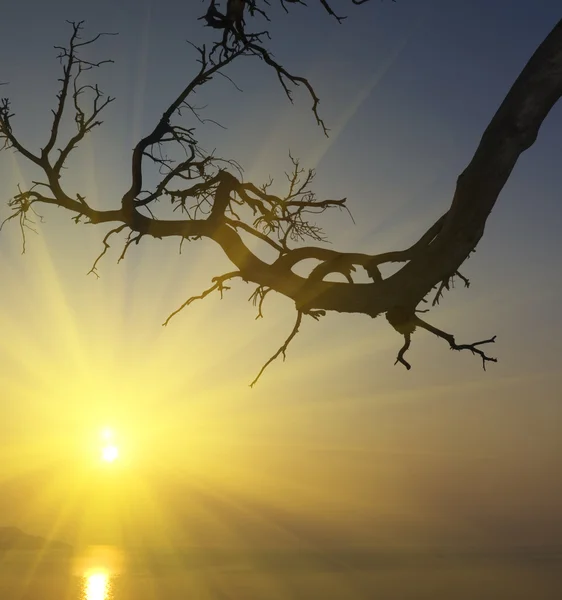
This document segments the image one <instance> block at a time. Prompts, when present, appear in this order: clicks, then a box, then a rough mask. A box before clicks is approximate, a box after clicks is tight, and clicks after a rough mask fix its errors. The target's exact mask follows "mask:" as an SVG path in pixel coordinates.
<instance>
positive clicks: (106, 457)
mask: <svg viewBox="0 0 562 600" xmlns="http://www.w3.org/2000/svg"><path fill="white" fill-rule="evenodd" d="M114 437H115V436H114V435H113V431H112V430H111V429H107V428H106V429H104V430H103V431H102V432H101V438H102V440H103V442H102V443H103V446H102V448H101V459H102V460H103V461H104V462H106V463H114V462H115V461H116V460H117V459H118V458H119V448H118V447H117V446H116V445H115V442H114Z"/></svg>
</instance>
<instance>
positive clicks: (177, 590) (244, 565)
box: [0, 552, 562, 600]
mask: <svg viewBox="0 0 562 600" xmlns="http://www.w3.org/2000/svg"><path fill="white" fill-rule="evenodd" d="M110 562H111V561H110ZM76 566H77V563H76V560H75V559H73V560H72V561H71V560H70V559H60V558H52V557H51V558H49V559H45V560H42V561H39V560H30V557H29V556H27V557H22V556H19V557H16V558H14V557H9V558H6V557H5V556H4V557H2V556H0V599H1V600H180V599H181V600H190V599H193V600H284V599H293V598H295V599H299V600H300V599H302V600H316V599H318V600H354V599H356V598H357V599H365V600H377V599H380V600H469V599H470V600H475V599H477V600H488V599H489V600H492V599H493V600H503V599H505V600H508V599H509V600H560V598H562V556H560V555H557V554H555V553H549V554H544V553H543V554H535V553H525V552H523V553H517V554H512V555H507V556H505V555H504V556H493V555H463V556H453V555H435V554H432V555H429V554H425V555H424V554H415V555H413V554H388V553H387V554H385V553H324V554H321V555H320V554H316V555H311V554H300V555H298V554H287V553H269V554H267V553H265V554H261V555H254V556H251V557H250V556H247V555H246V556H244V555H234V554H221V553H202V554H198V553H190V554H186V555H183V556H181V557H178V556H171V555H168V556H165V555H159V556H152V557H150V558H146V557H145V558H142V559H141V558H138V557H137V558H135V559H134V560H130V561H128V564H127V565H125V564H124V563H123V564H121V565H119V568H118V569H115V564H114V565H113V567H112V565H106V566H103V565H101V564H98V565H95V564H90V565H89V566H88V565H87V566H86V567H85V569H84V571H83V572H82V573H78V572H76ZM80 568H82V565H80ZM112 568H114V571H113V572H112V570H111V569H112Z"/></svg>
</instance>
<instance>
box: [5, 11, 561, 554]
mask: <svg viewBox="0 0 562 600" xmlns="http://www.w3.org/2000/svg"><path fill="white" fill-rule="evenodd" d="M311 4H312V3H311ZM336 4H338V3H336V2H334V5H336ZM339 4H342V5H343V4H344V3H343V2H342V3H339ZM341 10H342V12H343V11H346V12H347V13H348V15H349V18H348V19H347V20H346V21H345V22H344V23H343V24H341V25H339V24H338V23H337V22H335V21H334V20H331V19H330V18H329V17H328V15H326V14H325V13H323V12H322V11H321V10H314V9H306V10H305V9H302V7H296V8H295V9H294V10H292V11H291V13H290V14H289V15H284V14H283V13H282V12H280V11H279V12H278V13H276V16H277V20H276V21H275V22H274V24H273V25H272V27H271V31H272V37H273V40H272V41H271V42H269V43H268V44H269V47H270V48H271V49H272V51H273V52H274V54H275V56H276V57H277V58H278V59H279V60H280V61H281V62H282V63H283V64H284V65H285V66H286V67H287V68H289V69H293V70H294V71H296V72H298V73H299V74H302V75H305V76H307V77H308V78H309V79H310V81H311V82H312V83H313V84H314V86H315V89H316V91H317V93H318V95H319V96H320V98H321V104H320V111H321V114H322V115H323V117H324V118H325V120H326V123H327V125H328V127H329V128H330V129H331V132H330V136H329V138H325V137H324V136H323V135H322V132H321V131H320V129H319V128H318V127H317V126H316V125H315V123H314V118H313V116H312V114H311V112H310V102H309V98H308V97H307V96H306V94H305V93H304V92H302V91H300V90H298V91H297V92H296V93H295V95H294V100H295V102H294V104H290V103H289V102H288V100H287V99H286V97H284V95H283V93H282V90H281V89H280V87H279V85H278V82H277V81H276V78H275V77H274V75H273V74H272V73H271V72H270V71H268V69H267V68H265V67H264V65H261V64H259V63H257V62H256V63H251V62H246V63H243V64H242V65H234V66H233V68H232V69H231V71H229V76H231V77H232V78H233V79H234V80H235V82H236V84H237V85H238V86H239V87H240V88H242V90H243V92H239V91H237V90H236V89H235V88H233V86H232V85H231V84H230V83H229V82H228V81H226V80H217V81H213V82H211V84H209V86H208V87H207V88H206V89H204V90H202V92H201V95H200V97H201V103H202V104H206V105H207V108H206V109H205V110H206V112H205V116H208V117H209V118H211V119H213V120H217V121H219V122H220V123H222V124H224V125H226V126H227V129H226V130H223V129H221V128H218V127H214V126H212V125H209V126H205V127H202V128H200V130H198V131H199V136H200V138H199V139H200V141H201V143H202V145H204V146H205V147H206V148H215V147H216V148H217V149H218V151H219V152H220V154H221V155H222V156H225V157H231V158H234V159H236V160H237V161H238V162H239V163H240V164H241V165H242V166H243V168H244V170H245V177H246V178H247V179H248V180H250V181H254V182H256V183H262V182H265V181H267V179H268V178H269V176H270V175H271V176H273V177H274V178H276V179H278V180H282V178H283V177H284V171H285V170H287V169H288V168H289V160H288V153H289V151H291V153H292V154H293V155H294V156H298V157H299V158H300V159H301V160H302V163H303V165H306V166H308V167H311V168H315V169H316V171H317V178H316V180H315V185H316V187H315V189H316V191H317V192H318V195H319V196H324V197H332V198H334V197H336V198H337V197H342V196H346V197H347V198H348V202H349V207H350V209H351V211H352V213H353V216H354V219H355V223H353V222H352V221H351V220H350V219H349V217H347V216H346V215H345V214H343V213H341V214H340V213H334V214H331V215H326V218H325V221H323V223H324V224H325V226H326V231H327V232H328V234H329V236H330V240H331V242H332V246H333V247H334V248H338V249H342V250H354V251H365V252H371V253H375V252H379V251H385V250H391V249H400V248H404V247H407V246H408V245H409V244H410V243H412V242H413V241H415V240H416V239H417V237H418V236H419V235H420V234H421V233H422V232H423V231H425V229H426V228H427V227H428V226H429V225H430V224H431V223H432V222H433V221H434V220H435V218H436V217H437V216H439V215H440V214H442V213H443V212H444V210H446V208H447V207H448V205H449V203H450V201H451V198H452V194H453V191H454V186H455V181H456V178H457V176H458V175H459V174H460V172H461V171H462V170H463V169H464V167H465V166H466V165H467V164H468V162H469V160H470V158H471V156H472V153H473V152H474V150H475V148H476V145H477V143H478V141H479V139H480V136H481V134H482V132H483V130H484V128H485V127H486V125H487V123H488V122H489V120H490V119H491V117H492V116H493V114H494V112H495V110H496V108H497V107H498V105H499V103H500V102H501V101H502V99H503V97H504V96H505V94H506V92H507V91H508V89H509V87H510V85H511V84H512V82H513V81H514V80H515V78H516V76H517V75H518V73H519V72H520V70H521V69H522V67H523V66H524V64H525V62H526V61H527V60H528V58H529V57H530V56H531V54H532V52H533V51H534V49H535V48H536V47H537V45H538V44H539V43H540V42H541V41H542V39H543V38H544V37H545V36H546V34H547V33H548V32H549V31H550V29H551V28H552V27H553V26H554V24H555V23H556V22H557V20H558V18H559V6H558V3H557V2H555V1H554V0H548V1H547V0H535V1H534V2H532V3H531V2H513V1H512V0H497V1H496V2H493V3H490V2H486V1H485V0H455V1H454V2H450V1H445V0H399V1H398V2H396V3H392V2H381V3H379V2H375V1H373V2H371V3H368V4H366V5H364V6H361V7H356V6H349V7H347V6H346V7H345V8H342V9H341ZM203 12H204V6H203V4H201V3H200V2H187V1H184V2H177V1H176V0H159V2H158V3H156V2H154V1H150V0H141V1H135V2H133V0H111V1H109V0H100V1H98V2H96V3H90V2H84V1H83V0H74V1H73V2H70V1H67V0H60V1H59V2H57V3H44V2H36V1H26V0H19V1H18V2H15V1H11V0H7V1H6V2H5V3H4V7H3V19H2V22H1V24H0V56H1V57H2V60H1V62H0V81H4V82H9V83H8V85H6V86H3V87H2V90H1V92H2V95H9V96H10V97H11V98H12V101H13V108H14V111H15V113H16V117H15V118H14V122H13V126H14V129H15V130H16V131H17V132H18V135H20V137H21V138H22V139H23V140H25V142H26V143H27V144H28V145H29V146H30V147H31V148H38V147H40V145H41V142H42V140H44V139H45V137H46V135H47V134H48V119H49V114H50V113H49V111H50V110H51V108H52V107H53V105H54V100H55V93H56V89H57V88H56V86H57V77H59V70H58V63H57V60H56V50H54V49H53V46H54V45H57V44H63V43H64V42H65V41H66V40H67V39H68V35H69V26H68V24H67V23H66V20H67V19H68V20H79V19H85V21H86V31H87V32H91V33H94V34H95V33H97V32H98V31H107V32H119V35H118V36H115V37H107V38H104V39H102V40H101V41H100V43H99V45H98V46H97V49H96V52H97V53H98V54H96V56H99V57H100V58H113V59H114V61H115V62H114V64H111V65H107V66H106V67H105V68H104V69H103V71H100V73H99V82H100V84H101V85H102V87H103V89H104V90H106V91H107V92H108V93H110V94H111V95H113V96H116V98H117V100H116V101H115V102H114V103H113V104H112V105H111V106H110V107H109V108H108V110H107V113H106V115H105V123H104V125H103V127H101V128H99V129H98V130H96V131H95V132H94V134H93V135H92V136H91V137H90V138H89V139H88V140H86V141H85V143H84V144H83V145H82V146H81V147H80V149H79V150H78V151H77V152H76V155H75V157H74V159H73V160H72V161H71V163H70V168H69V170H68V173H66V174H65V183H67V185H68V187H69V189H70V190H72V191H73V192H74V193H76V192H78V193H81V194H83V195H85V196H86V197H87V198H88V199H90V200H91V201H92V203H93V204H95V205H96V206H99V207H103V208H109V207H113V206H118V204H119V198H120V196H121V195H122V193H123V192H124V191H125V190H126V189H127V187H128V164H129V160H130V154H131V149H132V147H133V146H134V144H135V143H136V141H138V139H140V137H142V136H143V135H146V133H147V132H149V131H151V129H152V128H153V126H154V123H155V122H156V119H158V117H159V115H160V114H161V113H162V111H163V110H164V109H165V108H166V107H167V104H168V103H169V102H170V101H171V100H172V98H173V97H174V94H176V93H177V92H178V90H180V89H182V88H183V86H185V84H186V82H187V81H188V80H189V79H190V77H192V76H193V74H194V73H195V70H196V68H197V65H196V63H195V58H196V56H195V52H194V50H193V48H191V47H190V46H189V45H188V44H187V43H186V40H187V39H189V40H190V41H192V42H194V43H202V42H205V41H206V42H207V43H210V42H211V41H212V39H213V35H214V34H213V32H212V31H211V30H209V29H206V28H204V27H203V25H202V22H201V21H198V20H197V18H198V17H199V16H201V14H202V13H203ZM30 15H33V17H32V18H31V17H30ZM215 35H216V34H215ZM186 122H188V123H189V120H188V119H187V117H186ZM561 126H562V108H561V107H560V106H558V107H555V109H554V110H553V111H552V113H551V115H549V117H548V118H547V120H546V121H545V123H544V126H543V128H542V130H541V132H540V135H539V138H538V140H537V142H536V144H535V145H534V146H533V147H532V148H531V149H530V150H529V151H527V152H526V153H525V154H524V155H523V156H522V158H521V159H520V161H519V163H518V165H517V167H516V169H515V171H514V173H513V175H512V177H511V178H510V180H509V182H508V184H507V185H506V187H505V189H504V190H503V192H502V194H501V197H500V200H499V202H498V204H497V206H496V208H495V209H494V212H493V214H492V216H491V217H490V219H489V222H488V224H487V228H486V233H485V236H484V238H483V240H482V242H481V243H480V245H479V246H478V250H477V252H476V253H475V254H474V255H473V256H472V257H471V258H470V260H469V261H468V262H467V263H466V265H465V266H464V268H463V273H464V274H465V275H466V276H468V277H469V278H470V280H471V282H472V285H471V287H470V289H468V290H465V289H461V288H460V287H459V288H458V289H455V290H453V291H452V292H451V293H450V294H448V295H447V296H446V297H445V300H444V302H443V303H442V305H441V306H439V307H438V308H437V309H436V310H435V311H434V312H433V315H432V323H433V324H435V325H436V326H438V327H440V328H442V329H446V330H447V331H451V332H453V333H454V334H455V335H456V336H457V340H458V341H463V342H464V341H474V340H476V339H483V338H487V337H489V336H491V335H497V336H498V337H497V343H496V345H495V347H494V348H493V354H494V355H496V356H497V357H498V359H499V362H498V364H497V365H491V366H490V367H489V368H488V370H487V371H486V372H483V371H482V369H481V363H480V362H479V360H477V359H476V358H475V357H472V356H471V355H470V354H468V353H461V354H459V353H452V352H450V351H449V350H448V348H447V346H446V344H444V343H443V342H442V340H438V339H434V338H432V337H431V336H430V335H429V334H426V333H425V332H419V333H417V334H416V335H415V336H414V341H413V347H412V349H411V351H410V359H411V360H410V362H411V363H412V365H413V368H412V370H411V371H410V372H406V371H405V370H404V369H403V368H401V367H400V366H393V363H394V360H395V356H396V352H397V351H398V349H399V347H400V346H401V344H402V340H401V338H400V337H399V336H398V335H397V334H396V333H395V332H394V331H393V330H392V329H391V328H390V327H389V326H388V324H387V323H386V321H385V320H384V319H383V318H379V319H376V320H374V321H373V320H371V319H370V318H368V317H365V316H360V315H340V314H333V315H328V316H327V317H325V318H324V319H322V320H321V321H320V322H318V323H317V322H314V321H312V320H310V322H308V321H305V322H304V323H303V326H302V328H301V332H300V333H299V335H298V337H297V338H296V339H295V340H294V342H293V343H292V344H291V346H290V348H289V350H288V352H287V358H286V361H285V362H284V363H283V362H281V361H277V362H275V363H274V364H273V365H271V366H270V367H269V368H268V369H267V371H266V372H265V374H264V376H263V378H262V379H261V380H260V382H259V384H258V385H257V386H256V387H254V388H253V389H250V387H249V385H248V384H249V383H250V382H251V381H252V380H253V379H254V377H255V375H256V374H257V372H258V371H259V369H260V368H261V366H262V364H263V363H264V362H265V361H266V360H267V359H268V358H269V357H270V356H271V354H272V353H273V352H275V351H276V350H277V348H278V347H279V345H280V344H281V343H282V342H283V340H284V339H285V337H286V336H287V335H288V333H289V332H290V330H291V328H292V326H293V320H294V308H293V307H292V306H291V303H290V302H289V301H288V300H287V299H284V298H282V297H275V298H273V297H271V298H268V301H267V302H266V304H265V308H264V315H265V316H264V319H262V320H255V316H256V310H255V308H254V307H253V306H252V305H251V303H249V302H247V299H248V297H249V296H250V294H251V292H252V291H253V290H252V288H251V287H250V286H248V285H246V284H236V285H235V286H233V289H232V290H230V291H229V292H228V293H227V294H226V295H225V297H224V299H222V300H221V299H220V298H218V297H209V298H207V299H206V300H205V301H204V302H200V303H195V304H193V305H191V306H190V307H189V308H188V309H187V310H185V311H183V312H182V313H181V314H180V315H178V316H177V317H175V318H174V319H173V320H172V322H171V323H170V325H169V326H168V327H165V328H164V327H162V323H163V321H164V320H165V319H166V317H167V316H168V315H169V314H170V313H171V312H172V311H173V310H175V309H176V308H177V307H178V306H179V305H180V304H181V303H182V302H183V301H184V300H185V299H186V298H188V297H189V296H191V295H193V294H198V293H200V292H201V291H202V290H203V289H205V288H206V287H208V284H209V282H210V279H211V277H213V276H215V275H218V274H220V273H222V272H225V271H227V270H229V266H228V261H227V259H226V258H225V257H224V256H222V255H221V253H220V252H219V250H218V249H217V248H215V247H213V245H212V244H211V243H209V242H206V241H199V242H191V243H189V244H184V247H183V249H182V253H181V254H180V253H179V252H178V245H177V243H176V242H174V241H171V240H166V241H157V240H146V241H144V240H143V242H142V243H141V244H140V245H139V246H138V247H134V248H132V249H131V251H130V252H129V254H128V256H127V258H126V260H124V261H123V262H121V263H120V264H119V265H117V264H116V263H117V258H118V257H119V254H120V250H121V249H120V247H118V246H113V248H112V249H111V251H110V252H109V254H108V256H106V257H104V260H103V261H102V263H101V264H100V268H99V272H100V279H96V278H95V277H94V276H92V275H87V273H88V271H89V269H90V267H91V265H92V263H93V260H94V259H95V257H96V256H97V255H98V254H99V252H100V251H101V248H102V238H103V235H104V233H105V232H106V231H107V229H104V228H103V227H98V226H96V227H93V226H88V225H75V224H74V223H73V222H72V221H71V219H70V215H68V214H64V213H63V212H62V211H61V210H54V209H48V208H47V209H44V210H43V211H42V215H43V216H44V219H45V222H44V223H42V224H39V225H38V235H34V234H30V235H28V239H27V247H26V253H25V254H23V255H22V253H21V236H20V234H19V229H18V227H17V225H14V224H12V223H10V224H8V225H7V226H6V227H5V228H4V229H3V231H2V233H1V234H0V265H1V273H2V275H1V281H2V284H1V287H2V293H1V294H0V330H1V331H2V336H1V338H0V415H1V418H0V439H2V444H1V445H0V515H1V517H0V525H15V526H19V527H22V528H23V529H25V530H26V531H28V532H30V533H37V534H41V535H46V536H51V537H57V538H59V539H64V540H66V541H69V542H71V543H74V544H78V545H80V544H88V543H131V544H145V545H146V546H151V545H160V546H166V545H167V546H171V547H175V546H176V545H193V546H197V545H221V546H231V547H238V546H252V547H264V546H272V545H273V546H283V547H293V546H295V545H296V546H306V547H308V546H325V545H333V546H342V545H346V546H357V545H385V546H389V545H392V546H436V545H437V546H461V547H466V546H471V547H472V546H478V547H488V546H493V547H512V546H518V545H543V544H556V543H558V544H559V543H561V542H562V510H561V509H560V503H559V498H560V497H561V494H562V441H561V440H560V435H559V431H560V423H561V419H562V403H561V398H562V393H561V390H562V374H561V372H560V357H561V354H562V341H561V340H562V336H561V335H560V334H561V333H562V318H561V317H560V312H559V309H558V307H559V306H560V305H562V284H561V282H560V277H559V273H560V265H559V257H560V252H561V246H560V236H559V231H560V229H561V228H562V206H561V204H560V201H559V195H560V168H559V165H560V164H561V161H562V142H561V141H560V135H559V131H560V127H561ZM35 175H36V173H34V171H33V170H32V169H31V168H30V166H29V165H28V164H26V162H25V160H24V159H23V158H22V156H19V155H13V154H12V153H11V152H9V151H3V152H2V153H1V154H0V181H1V184H0V185H1V188H0V189H1V192H2V205H1V206H0V215H1V216H2V217H4V216H7V215H8V214H9V212H8V208H7V206H6V202H7V201H8V200H9V198H10V197H12V196H13V195H14V193H15V192H16V191H17V184H18V183H21V184H22V185H29V183H30V181H32V180H33V179H34V177H35ZM103 427H111V428H112V429H113V431H114V432H115V436H116V438H117V440H118V443H119V447H120V451H121V459H120V460H119V461H116V463H115V465H111V466H109V465H105V466H104V465H101V464H100V462H99V460H98V455H97V453H98V450H99V443H100V441H99V432H100V431H101V430H102V428H103Z"/></svg>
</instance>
